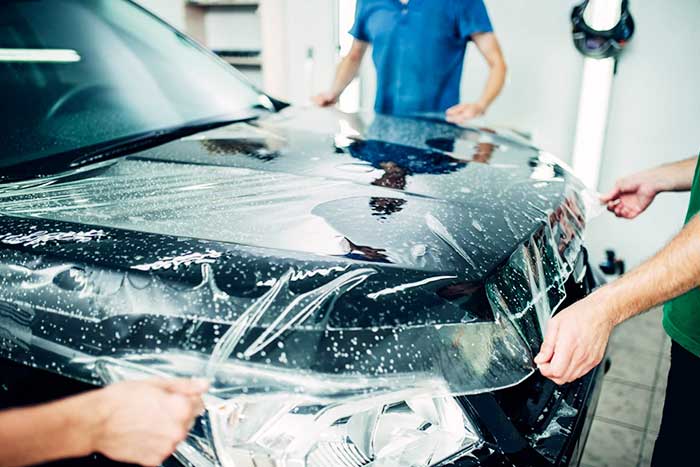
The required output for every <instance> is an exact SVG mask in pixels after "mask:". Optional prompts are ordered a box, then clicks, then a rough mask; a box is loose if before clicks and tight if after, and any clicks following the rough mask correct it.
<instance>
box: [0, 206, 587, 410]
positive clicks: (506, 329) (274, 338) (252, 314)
mask: <svg viewBox="0 0 700 467" xmlns="http://www.w3.org/2000/svg"><path fill="white" fill-rule="evenodd" d="M581 209H582V207H581V205H580V204H579V203H578V202H577V198H576V197H575V196H573V197H571V198H569V200H568V201H567V203H565V204H564V205H562V207H561V208H560V209H559V210H557V211H556V212H554V213H552V214H550V216H549V218H548V221H547V222H545V223H543V224H542V227H541V228H540V229H538V230H537V231H536V232H535V233H534V234H533V235H532V236H531V237H530V238H529V239H528V240H527V241H525V242H524V243H523V244H522V245H521V246H520V247H518V248H517V249H516V251H515V252H514V253H513V254H512V255H511V257H510V259H509V260H508V261H507V262H506V264H505V265H504V266H503V267H501V268H500V269H499V271H498V272H497V273H496V274H494V275H493V276H492V277H491V278H490V279H489V280H488V281H487V282H486V284H485V289H486V292H487V296H488V302H487V303H488V304H490V307H491V309H492V311H493V318H492V319H482V320H477V319H475V318H473V317H472V318H469V319H468V320H467V321H464V319H463V318H465V316H462V319H458V320H457V319H454V318H451V319H444V320H442V321H438V322H431V323H422V324H420V323H408V324H406V325H388V324H387V323H381V322H379V321H377V322H376V323H375V324H376V325H372V326H367V327H361V326H360V327H356V326H350V327H340V328H338V327H336V326H334V324H333V322H332V321H333V320H332V317H333V315H334V313H338V312H340V311H341V310H342V307H343V306H345V303H344V300H345V299H347V298H348V297H347V296H348V294H350V293H351V292H355V293H356V294H358V295H356V296H360V297H363V300H366V302H367V303H368V304H369V305H374V304H376V306H383V305H382V304H386V303H389V302H390V301H391V300H407V299H408V300H407V301H406V302H405V304H406V306H410V304H411V299H412V301H413V302H415V303H421V302H422V303H425V302H426V301H429V300H433V301H434V300H436V299H437V298H438V296H435V295H433V294H434V293H435V289H434V288H433V289H432V290H428V286H429V285H433V286H434V285H435V284H440V283H441V282H442V283H445V282H454V280H453V279H452V277H453V276H445V275H444V274H441V275H439V276H432V277H431V276H430V275H429V274H426V275H425V278H424V279H423V280H422V281H415V282H411V283H409V284H406V283H405V282H400V281H397V282H396V283H386V282H382V283H380V284H379V283H376V282H373V279H374V280H376V279H378V278H379V277H377V276H381V274H379V270H378V269H376V268H372V267H367V266H364V267H358V266H355V267H347V268H345V267H337V268H336V269H335V270H331V271H332V272H329V270H328V269H324V270H323V271H321V272H320V273H318V274H317V273H315V272H314V270H313V269H310V270H306V271H303V273H302V271H298V270H294V269H293V268H290V269H288V270H287V271H284V272H281V273H278V275H277V276H276V277H274V278H272V279H270V280H266V281H258V282H259V283H260V282H262V283H264V284H265V286H262V287H260V289H266V290H265V292H264V293H262V294H260V295H259V296H258V297H255V298H250V299H244V298H241V297H234V296H231V295H230V294H228V293H227V292H225V291H224V290H222V288H221V286H220V285H219V282H221V281H222V280H223V279H222V278H218V277H217V274H216V272H215V269H214V268H213V266H215V265H216V262H217V261H223V260H226V253H225V252H216V251H214V250H211V249H203V252H202V253H199V254H194V253H189V254H187V255H180V256H178V257H169V259H164V260H161V262H150V263H148V262H146V263H144V262H139V264H135V265H134V266H133V267H132V268H130V270H127V271H119V270H109V269H106V268H90V267H88V266H86V265H83V264H76V263H71V262H63V261H58V260H55V259H50V258H42V257H37V256H35V255H31V254H27V253H22V252H19V251H12V250H3V251H2V252H1V253H0V256H1V257H0V260H1V261H2V263H1V264H0V270H1V272H2V274H1V277H2V279H0V283H1V284H2V287H1V288H0V299H1V300H2V303H3V309H2V311H0V323H2V327H3V330H4V332H3V337H4V342H5V347H6V350H8V351H9V356H10V357H11V358H14V359H19V360H20V361H26V362H28V363H31V364H33V365H36V366H40V367H44V368H47V369H52V370H56V371H60V372H62V373H64V374H67V375H69V376H74V377H79V378H83V379H86V378H87V379H93V380H94V378H95V377H96V376H97V375H96V374H95V371H94V367H95V365H96V364H98V362H100V361H101V360H105V361H109V362H111V364H112V365H119V362H124V363H125V364H126V363H127V362H128V363H129V364H137V365H142V366H146V367H151V368H152V369H153V371H157V372H159V373H163V374H173V375H180V376H206V377H210V378H212V379H213V380H214V381H215V382H216V384H215V385H214V389H215V390H218V391H226V392H227V393H228V394H234V393H235V392H236V391H239V392H240V393H256V392H292V393H304V394H308V395H309V396H313V397H319V398H333V397H339V396H349V395H352V394H356V393H367V392H374V391H385V390H392V389H396V388H399V387H401V388H406V387H433V388H435V387H436V384H437V385H438V386H437V387H442V388H443V389H442V390H441V391H442V392H444V393H450V394H467V393H473V392H481V391H484V390H488V389H494V388H499V387H506V386H510V385H513V384H516V383H517V382H519V381H520V380H522V379H523V378H525V377H527V376H528V375H529V374H530V373H531V371H532V370H533V366H532V363H531V358H532V355H533V354H534V353H535V352H536V349H537V347H538V346H539V344H540V343H541V339H542V329H543V326H544V323H545V322H546V320H547V319H548V317H549V316H550V315H551V313H552V311H553V310H554V309H556V308H557V306H558V305H559V304H560V303H561V301H562V300H563V299H564V298H565V293H564V283H565V282H566V281H567V280H568V278H569V276H570V274H571V271H572V268H573V264H574V261H575V260H576V257H577V256H578V254H579V252H580V247H581V229H582V227H583V222H584V221H583V216H584V214H583V213H584V211H582V210H581ZM425 222H426V224H429V228H430V229H431V230H438V233H436V235H437V236H438V237H439V238H440V239H441V240H442V241H446V242H454V241H455V240H454V239H453V238H452V236H451V235H450V234H449V233H448V232H446V231H445V228H444V226H442V227H440V228H439V229H438V228H437V227H436V225H437V224H436V222H437V221H436V220H435V219H434V218H431V217H427V218H426V219H425ZM44 235H45V234H44ZM103 235H108V234H107V233H105V232H103V233H102V234H101V235H100V236H103ZM4 238H6V239H7V238H17V237H9V236H5V237H4ZM37 238H39V237H37V236H36V235H35V236H31V235H29V236H27V237H26V242H27V243H28V242H35V241H36V239H37ZM57 238H58V239H57ZM78 238H80V239H81V241H85V242H87V241H100V239H99V238H97V237H94V238H93V237H89V236H88V237H85V236H84V235H82V236H81V235H72V236H63V237H56V238H54V239H53V240H52V241H53V242H74V241H78V240H76V239H78ZM88 238H89V239H90V240H87V239H88ZM0 241H2V240H0ZM13 241H14V240H13ZM465 254H466V253H465ZM168 261H169V263H168ZM144 264H150V265H151V266H150V268H146V267H145V266H144ZM166 264H171V266H170V267H175V266H174V265H175V264H180V266H179V267H180V268H185V267H187V268H196V269H199V271H200V276H201V278H200V280H199V282H198V283H196V284H193V285H189V286H187V285H184V286H183V285H181V284H177V283H174V282H172V281H169V280H166V279H163V278H162V277H160V276H159V275H157V274H155V273H154V272H156V271H158V270H160V268H163V267H165V265H166ZM144 269H150V270H149V272H145V271H144ZM295 277H296V278H297V280H296V281H295V280H293V279H294V278H295ZM310 277H314V278H316V279H321V280H317V281H316V282H317V283H318V285H317V286H315V287H313V288H311V289H309V290H307V291H305V292H297V291H294V290H293V289H294V288H296V287H295V286H296V285H297V284H300V283H302V282H303V281H304V280H305V279H308V278H310ZM431 279H435V280H434V281H433V280H431ZM394 280H396V279H394ZM383 281H386V279H383ZM415 284H420V285H423V287H420V285H418V286H416V285H415ZM479 287H480V286H476V287H475V288H476V289H478V288H479ZM387 291H393V292H387ZM408 291H410V295H406V293H407V292H408ZM430 295H433V297H434V298H433V299H430V298H429V297H430ZM369 297H371V298H369ZM449 306H450V303H449V302H446V303H445V310H448V309H449ZM69 326H70V327H69Z"/></svg>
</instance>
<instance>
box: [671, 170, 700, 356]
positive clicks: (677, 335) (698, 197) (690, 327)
mask: <svg viewBox="0 0 700 467" xmlns="http://www.w3.org/2000/svg"><path fill="white" fill-rule="evenodd" d="M698 212H700V164H698V165H697V166H696V168H695V178H694V179H693V188H692V189H691V192H690V206H689V207H688V214H687V215H686V218H685V222H686V223H687V222H688V221H689V220H690V219H692V217H693V216H695V215H696V214H697V213H698ZM663 324H664V329H666V332H667V333H668V335H669V336H671V339H673V340H674V341H676V342H678V343H679V344H680V345H681V346H682V347H684V348H685V349H686V350H688V351H689V352H691V353H693V354H694V355H696V356H698V357H700V289H699V288H696V289H693V290H691V291H689V292H687V293H685V294H683V295H681V296H680V297H677V298H674V299H673V300H671V301H670V302H668V303H667V304H666V306H665V307H664V320H663Z"/></svg>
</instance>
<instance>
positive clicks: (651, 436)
mask: <svg viewBox="0 0 700 467" xmlns="http://www.w3.org/2000/svg"><path fill="white" fill-rule="evenodd" d="M655 441H656V434H655V433H647V434H646V436H644V440H643V441H642V458H641V462H640V464H639V467H649V465H650V464H651V456H652V454H654V442H655Z"/></svg>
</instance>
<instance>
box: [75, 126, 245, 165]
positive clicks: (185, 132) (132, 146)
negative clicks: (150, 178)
mask: <svg viewBox="0 0 700 467" xmlns="http://www.w3.org/2000/svg"><path fill="white" fill-rule="evenodd" d="M257 118H258V117H257V115H252V114H251V115H246V116H239V117H235V118H231V117H230V118H224V119H207V120H203V121H198V122H192V123H188V124H186V125H181V126H175V127H171V128H165V129H161V130H154V131H149V132H146V133H141V134H138V135H134V136H129V137H126V138H120V139H118V140H114V141H110V142H107V143H103V144H100V145H99V147H96V148H91V149H90V150H88V151H81V154H80V155H79V156H78V157H75V158H74V159H73V160H72V161H71V162H70V164H69V168H70V169H76V168H79V167H82V166H85V165H88V164H92V163H95V162H100V161H104V160H107V159H112V158H115V157H120V156H124V155H128V154H131V153H134V152H138V151H144V150H146V149H151V148H154V147H156V146H160V145H161V144H165V143H169V142H170V141H175V140H177V139H180V138H184V137H186V136H190V135H194V134H196V133H201V132H203V131H207V130H213V129H214V128H218V127H222V126H226V125H231V124H233V123H240V122H247V121H252V120H255V119H257Z"/></svg>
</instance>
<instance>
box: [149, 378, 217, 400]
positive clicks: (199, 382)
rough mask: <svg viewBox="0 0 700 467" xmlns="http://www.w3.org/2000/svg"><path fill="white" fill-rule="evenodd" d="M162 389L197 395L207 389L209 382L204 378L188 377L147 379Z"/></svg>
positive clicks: (185, 394) (186, 394)
mask: <svg viewBox="0 0 700 467" xmlns="http://www.w3.org/2000/svg"><path fill="white" fill-rule="evenodd" d="M147 382H148V383H150V384H153V385H154V386H157V387H159V388H160V389H162V390H164V391H168V392H171V393H176V394H182V395H184V396H197V395H200V394H202V393H204V392H206V391H207V390H208V389H209V382H208V381H207V380H205V379H194V378H193V379H188V378H163V379H153V380H150V381H147Z"/></svg>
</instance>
